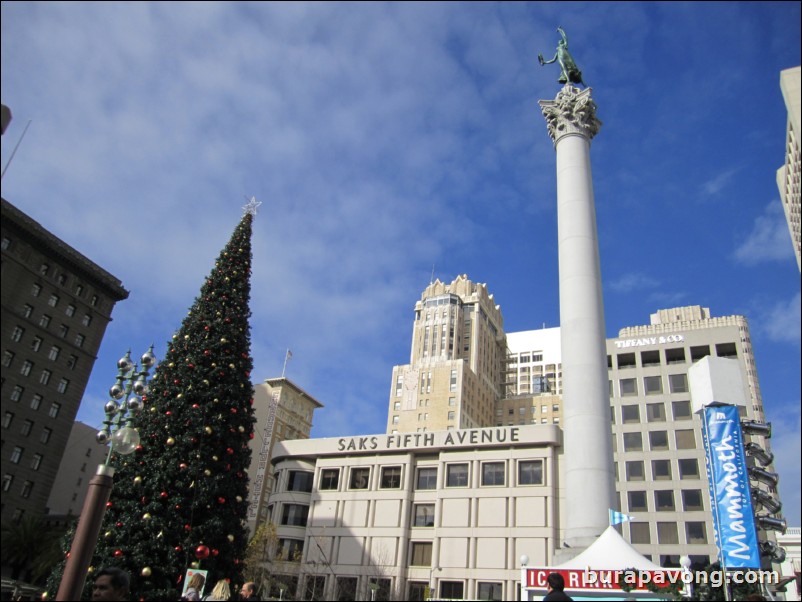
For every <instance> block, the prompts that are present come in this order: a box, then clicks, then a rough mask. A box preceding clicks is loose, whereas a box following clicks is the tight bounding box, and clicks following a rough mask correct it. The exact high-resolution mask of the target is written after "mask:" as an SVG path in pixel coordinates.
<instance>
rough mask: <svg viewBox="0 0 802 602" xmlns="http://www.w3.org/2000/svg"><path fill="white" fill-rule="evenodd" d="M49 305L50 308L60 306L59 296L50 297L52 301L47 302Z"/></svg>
mask: <svg viewBox="0 0 802 602" xmlns="http://www.w3.org/2000/svg"><path fill="white" fill-rule="evenodd" d="M47 304H48V305H49V306H50V307H55V306H56V305H58V295H56V294H55V293H54V294H52V295H50V299H48V300H47Z"/></svg>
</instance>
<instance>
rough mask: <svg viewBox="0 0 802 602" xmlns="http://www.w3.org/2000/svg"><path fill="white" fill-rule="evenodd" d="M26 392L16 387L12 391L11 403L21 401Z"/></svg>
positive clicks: (22, 388)
mask: <svg viewBox="0 0 802 602" xmlns="http://www.w3.org/2000/svg"><path fill="white" fill-rule="evenodd" d="M24 392H25V388H24V387H20V386H19V385H14V388H13V389H12V391H11V401H19V400H20V399H22V394H23V393H24Z"/></svg>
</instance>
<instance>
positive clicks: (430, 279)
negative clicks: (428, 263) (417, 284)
mask: <svg viewBox="0 0 802 602" xmlns="http://www.w3.org/2000/svg"><path fill="white" fill-rule="evenodd" d="M429 284H434V264H432V277H431V278H429Z"/></svg>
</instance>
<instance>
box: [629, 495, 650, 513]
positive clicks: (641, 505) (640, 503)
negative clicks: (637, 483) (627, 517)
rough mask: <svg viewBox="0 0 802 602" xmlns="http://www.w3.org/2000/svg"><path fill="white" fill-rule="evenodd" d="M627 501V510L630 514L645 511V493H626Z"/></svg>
mask: <svg viewBox="0 0 802 602" xmlns="http://www.w3.org/2000/svg"><path fill="white" fill-rule="evenodd" d="M627 501H628V502H629V505H628V508H629V511H630V512H646V511H647V508H646V492H645V491H628V492H627Z"/></svg>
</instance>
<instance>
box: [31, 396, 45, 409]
mask: <svg viewBox="0 0 802 602" xmlns="http://www.w3.org/2000/svg"><path fill="white" fill-rule="evenodd" d="M40 405H42V396H41V395H39V394H38V393H37V394H36V395H34V396H33V397H32V398H31V409H32V410H38V409H39V406H40Z"/></svg>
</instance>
